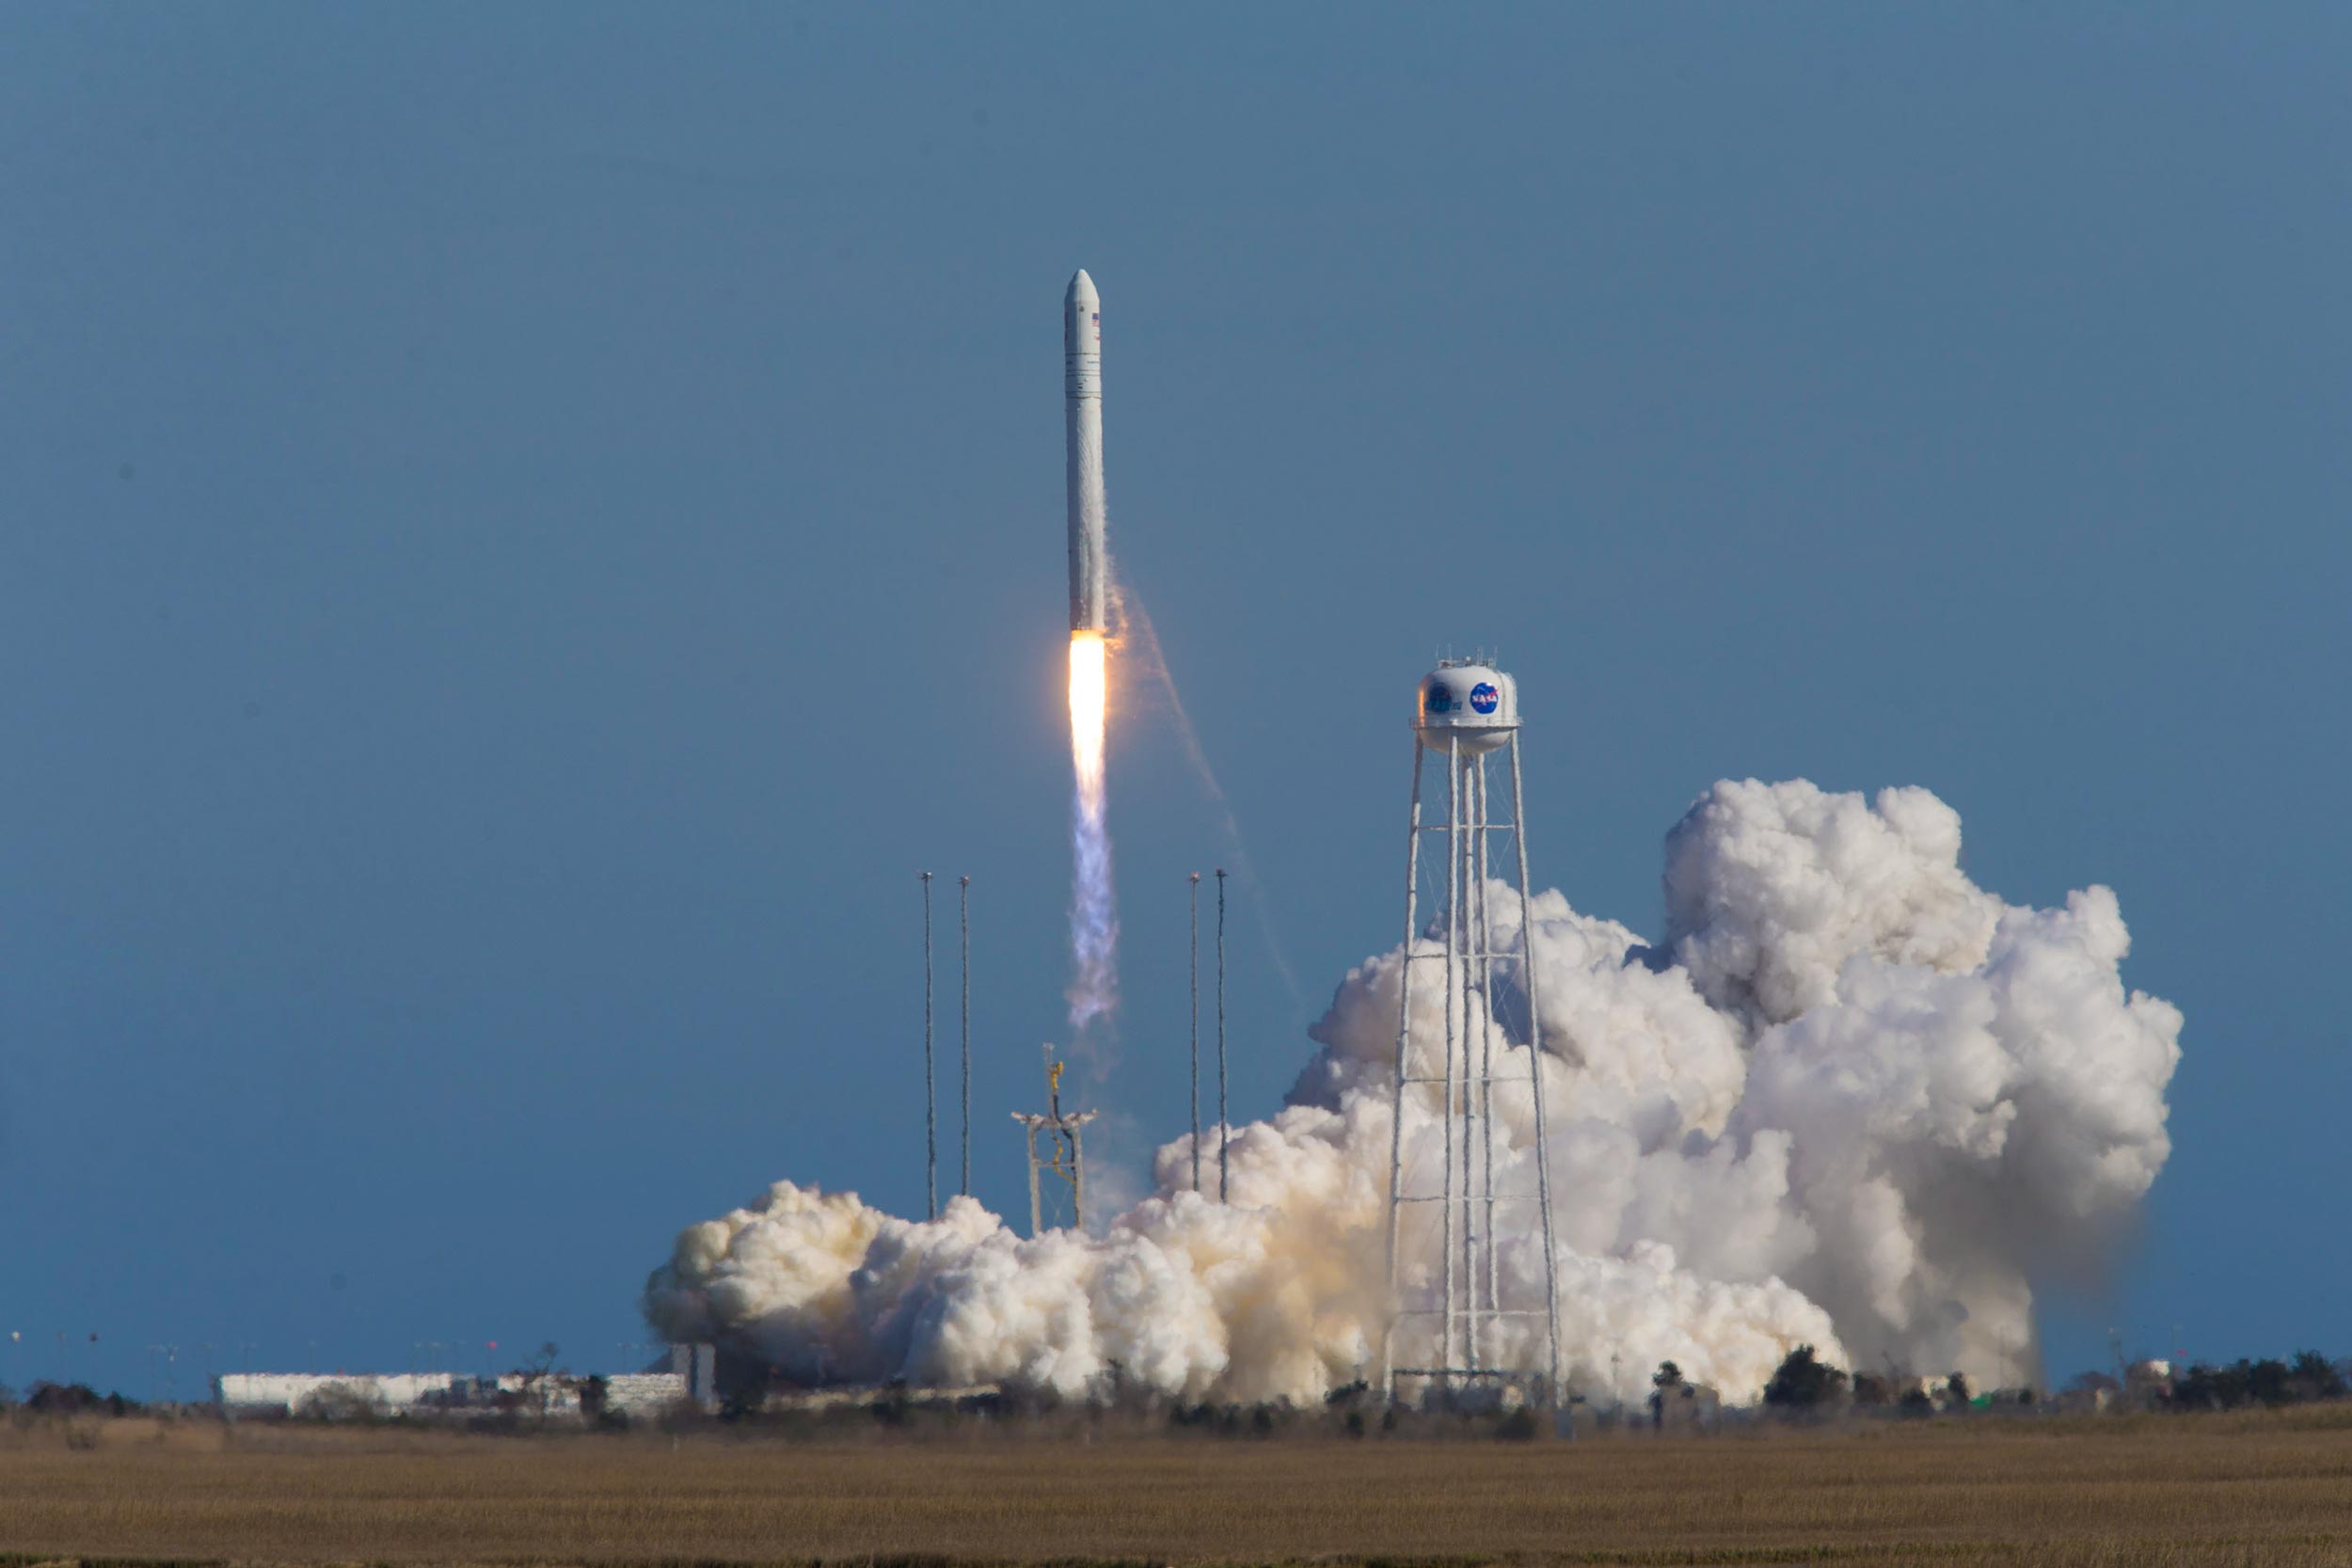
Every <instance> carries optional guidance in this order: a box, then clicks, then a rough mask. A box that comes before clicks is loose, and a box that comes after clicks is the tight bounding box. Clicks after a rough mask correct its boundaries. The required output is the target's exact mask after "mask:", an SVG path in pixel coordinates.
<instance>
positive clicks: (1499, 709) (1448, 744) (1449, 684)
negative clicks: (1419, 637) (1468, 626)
mask: <svg viewBox="0 0 2352 1568" xmlns="http://www.w3.org/2000/svg"><path fill="white" fill-rule="evenodd" d="M1420 697H1421V710H1420V712H1419V713H1418V714H1416V715H1415V716H1414V720H1413V728H1414V730H1415V731H1416V732H1417V733H1418V734H1419V735H1420V736H1421V742H1422V745H1424V746H1427V747H1428V748H1430V749H1431V750H1432V751H1438V752H1443V751H1448V750H1452V751H1457V752H1461V753H1462V754H1463V755H1465V756H1477V755H1480V754H1482V753H1484V752H1491V751H1493V750H1494V749H1495V748H1497V747H1498V746H1501V745H1502V743H1503V742H1504V741H1505V740H1508V739H1509V738H1510V737H1511V734H1512V732H1513V731H1515V730H1517V729H1518V727H1519V699H1518V685H1517V683H1515V682H1514V681H1513V680H1512V679H1511V677H1510V676H1508V675H1506V674H1504V673H1502V671H1500V670H1497V669H1495V668H1494V667H1493V666H1492V665H1489V664H1481V663H1477V662H1475V661H1472V660H1467V659H1465V660H1461V661H1458V662H1457V661H1455V660H1453V659H1447V660H1445V661H1444V662H1442V663H1440V664H1439V665H1438V667H1437V669H1435V670H1433V671H1431V672H1430V673H1429V674H1428V675H1426V676H1425V677H1423V679H1422V683H1421V689H1420Z"/></svg>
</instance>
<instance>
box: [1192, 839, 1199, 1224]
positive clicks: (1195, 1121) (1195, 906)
mask: <svg viewBox="0 0 2352 1568" xmlns="http://www.w3.org/2000/svg"><path fill="white" fill-rule="evenodd" d="M1192 1190H1193V1191H1194V1192H1196V1193H1197V1192H1199V1191H1200V872H1198V871H1196V872H1194V873H1193V874H1192Z"/></svg>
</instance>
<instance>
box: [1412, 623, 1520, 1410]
mask: <svg viewBox="0 0 2352 1568" xmlns="http://www.w3.org/2000/svg"><path fill="white" fill-rule="evenodd" d="M1498 752H1500V753H1502V756H1505V757H1507V758H1508V759H1509V774H1510V791H1511V798H1510V816H1509V817H1508V818H1507V819H1505V820H1502V821H1497V820H1496V819H1495V818H1494V816H1493V815H1492V812H1491V810H1490V807H1489V794H1488V779H1487V766H1486V765H1487V761H1488V759H1489V757H1492V756H1495V755H1496V753H1498ZM1431 762H1436V763H1438V764H1439V765H1440V766H1441V767H1442V768H1443V775H1442V777H1443V788H1444V800H1445V820H1444V821H1443V822H1442V823H1437V822H1426V823H1425V822H1423V821H1422V804H1423V799H1424V786H1423V781H1424V778H1425V777H1426V775H1427V773H1428V770H1429V769H1428V765H1429V764H1430V763H1431ZM1524 812H1525V806H1524V798H1523V795H1522V791H1521V787H1520V775H1519V743H1518V689H1517V686H1516V683H1514V682H1513V681H1512V679H1511V677H1510V676H1508V675H1506V674H1503V673H1501V672H1499V671H1496V670H1494V669H1492V668H1491V667H1489V666H1487V665H1486V664H1483V663H1474V662H1468V661H1464V662H1456V661H1454V660H1451V659H1449V660H1446V661H1444V662H1442V663H1440V664H1439V665H1438V669H1437V670H1436V671H1435V672H1434V673H1431V674H1430V675H1429V676H1428V677H1427V678H1425V679H1424V680H1423V681H1422V689H1421V697H1420V712H1419V715H1418V718H1417V720H1416V722H1415V725H1414V734H1413V794H1412V808H1411V816H1410V819H1409V823H1408V828H1407V834H1406V846H1407V847H1406V878H1405V960H1404V969H1403V974H1402V975H1401V976H1400V979H1399V985H1398V990H1399V995H1398V998H1397V1036H1396V1072H1395V1087H1394V1099H1393V1101H1392V1102H1391V1108H1392V1111H1393V1113H1394V1121H1393V1123H1392V1132H1391V1143H1390V1155H1389V1234H1388V1275H1389V1291H1390V1302H1391V1313H1392V1315H1391V1318H1390V1320H1389V1324H1388V1329H1387V1335H1386V1338H1385V1341H1384V1343H1383V1345H1382V1349H1381V1358H1380V1363H1381V1368H1382V1383H1383V1387H1384V1391H1385V1392H1386V1393H1387V1394H1388V1395H1389V1397H1390V1398H1391V1399H1394V1398H1396V1397H1397V1385H1398V1382H1399V1380H1412V1381H1414V1382H1416V1383H1418V1384H1419V1385H1420V1386H1421V1389H1422V1393H1423V1394H1424V1395H1427V1396H1434V1397H1435V1398H1436V1399H1438V1401H1440V1402H1443V1401H1446V1400H1449V1399H1451V1398H1453V1397H1454V1395H1455V1394H1456V1392H1457V1391H1459V1390H1461V1389H1463V1388H1465V1387H1469V1386H1498V1385H1509V1384H1514V1383H1516V1384H1518V1385H1519V1386H1521V1388H1522V1390H1523V1391H1524V1392H1525V1393H1526V1394H1527V1395H1528V1396H1529V1397H1531V1398H1532V1399H1533V1400H1534V1402H1537V1403H1540V1404H1545V1405H1553V1406H1556V1405H1557V1404H1558V1403H1559V1402H1561V1401H1562V1400H1563V1399H1564V1397H1565V1391H1564V1390H1563V1388H1562V1386H1561V1382H1560V1300H1559V1290H1560V1287H1559V1272H1558V1262H1557V1255H1556V1247H1555V1244H1554V1240H1553V1234H1552V1214H1551V1169H1550V1155H1549V1150H1548V1149H1547V1148H1546V1147H1545V1141H1546V1140H1545V1132H1546V1125H1545V1118H1544V1083H1543V1075H1542V1072H1541V1070H1540V1064H1541V1061H1542V1056H1543V1035H1542V1021H1541V1019H1540V1018H1539V1017H1538V1016H1537V1013H1536V1004H1535V984H1534V955H1533V952H1532V949H1531V947H1530V944H1529V932H1530V929H1531V927H1532V925H1533V922H1532V920H1531V918H1530V911H1529V909H1528V890H1527V839H1526V834H1525V833H1524V832H1522V829H1521V824H1522V823H1523V822H1524V821H1525V815H1524ZM1498 838H1503V839H1507V840H1508V841H1509V842H1508V843H1507V845H1504V846H1502V852H1501V853H1497V852H1495V846H1494V842H1493V841H1495V840H1496V839H1498ZM1436 844H1442V845H1443V846H1444V850H1445V862H1444V866H1445V869H1444V873H1443V876H1442V878H1441V879H1438V881H1437V883H1436V886H1434V887H1433V888H1432V890H1431V891H1432V893H1433V894H1435V893H1438V891H1439V890H1442V898H1443V905H1442V908H1441V910H1440V912H1439V914H1438V919H1437V920H1436V921H1435V922H1433V923H1431V924H1429V925H1427V926H1424V925H1423V924H1422V915H1421V899H1422V861H1423V859H1424V854H1423V851H1424V847H1425V845H1436ZM1513 870H1516V871H1517V873H1518V875H1517V879H1516V885H1513V879H1512V877H1511V873H1512V872H1513ZM1497 895H1502V896H1505V897H1508V898H1515V899H1516V900H1517V901H1518V907H1519V908H1518V915H1519V922H1518V929H1519V936H1518V943H1517V944H1516V945H1517V951H1515V952H1507V953H1506V952H1498V951H1497V950H1496V948H1495V942H1494V935H1493V926H1492V920H1491V918H1490V916H1491V905H1492V902H1493V900H1494V898H1495V897H1496V896H1497ZM1424 938H1437V939H1441V940H1440V941H1439V942H1438V945H1437V946H1436V948H1435V949H1434V950H1430V949H1428V948H1427V947H1426V946H1425V944H1424ZM1505 964H1507V965H1511V966H1514V967H1516V969H1517V974H1516V975H1512V974H1510V973H1509V970H1508V969H1505V970H1504V971H1503V976H1504V977H1506V978H1507V979H1508V980H1509V981H1510V983H1511V984H1513V985H1515V986H1516V988H1517V990H1518V994H1519V997H1520V998H1521V999H1522V1000H1523V1002H1524V1005H1525V1007H1526V1015H1527V1032H1528V1040H1527V1044H1528V1047H1529V1049H1528V1051H1527V1053H1526V1054H1525V1055H1524V1057H1522V1058H1521V1060H1522V1061H1523V1062H1524V1064H1525V1066H1524V1068H1523V1069H1512V1068H1510V1067H1508V1066H1506V1067H1505V1069H1504V1070H1503V1071H1502V1073H1500V1074H1499V1073H1498V1072H1497V1070H1496V1068H1497V1062H1496V1039H1495V1037H1496V1035H1497V1034H1498V1033H1500V1032H1501V1026H1500V1025H1499V1024H1498V1023H1497V1022H1496V1021H1495V1016H1494V1013H1495V997H1496V994H1497V990H1498V984H1497V982H1498V973H1497V971H1498V966H1499V965H1505ZM1432 983H1434V984H1436V985H1438V986H1439V987H1440V988H1442V991H1443V995H1444V998H1445V1007H1444V1018H1445V1022H1444V1028H1443V1035H1444V1038H1443V1042H1442V1044H1443V1049H1442V1051H1441V1052H1438V1053H1431V1052H1430V1051H1428V1049H1427V1046H1428V1044H1429V1042H1427V1041H1425V1040H1424V1041H1422V1042H1421V1043H1422V1051H1421V1052H1420V1053H1418V1058H1417V1054H1416V1053H1415V1051H1414V1050H1413V1046H1414V1044H1415V1040H1414V1030H1413V997H1414V995H1415V993H1416V991H1417V990H1419V989H1420V988H1421V987H1422V986H1425V985H1429V984H1432ZM1473 1002H1474V1003H1475V1004H1476V1005H1475V1006H1473ZM1502 1044H1503V1046H1504V1049H1505V1054H1506V1055H1507V1054H1508V1047H1509V1045H1510V1041H1509V1040H1508V1039H1507V1038H1506V1039H1504V1040H1503V1042H1502ZM1433 1055H1434V1056H1435V1057H1436V1060H1435V1062H1434V1063H1433V1062H1432V1061H1431V1057H1432V1056H1433ZM1433 1066H1434V1067H1435V1068H1436V1069H1437V1070H1436V1071H1434V1072H1433V1071H1431V1070H1430V1069H1431V1067H1433ZM1512 1086H1520V1087H1524V1088H1525V1090H1526V1091H1527V1093H1528V1096H1529V1100H1530V1105H1531V1109H1532V1112H1533V1116H1534V1182H1533V1184H1532V1190H1526V1189H1525V1188H1522V1189H1521V1190H1516V1191H1503V1190H1500V1189H1498V1187H1497V1185H1496V1181H1495V1138H1494V1125H1495V1114H1496V1095H1497V1091H1498V1090H1500V1089H1504V1088H1508V1087H1512ZM1408 1096H1409V1097H1411V1098H1412V1099H1413V1100H1415V1101H1418V1102H1419V1104H1420V1105H1421V1106H1422V1107H1424V1108H1426V1109H1424V1110H1423V1112H1422V1114H1423V1115H1424V1116H1426V1114H1427V1111H1428V1110H1434V1109H1437V1108H1438V1107H1442V1114H1441V1115H1440V1116H1439V1117H1438V1120H1439V1122H1440V1123H1441V1125H1442V1128H1443V1136H1442V1142H1441V1145H1440V1150H1441V1153H1442V1166H1443V1168H1442V1170H1439V1171H1431V1170H1429V1169H1428V1168H1427V1165H1428V1161H1427V1159H1426V1157H1425V1155H1424V1156H1423V1157H1422V1158H1421V1159H1420V1160H1418V1161H1415V1160H1414V1159H1413V1156H1412V1154H1411V1153H1410V1151H1408V1149H1407V1148H1406V1139H1405V1121H1406V1103H1407V1098H1408ZM1408 1164H1410V1165H1411V1167H1412V1168H1408ZM1432 1204H1434V1205H1436V1206H1437V1210H1438V1224H1437V1229H1438V1266H1437V1268H1436V1270H1435V1271H1434V1272H1435V1275H1436V1277H1435V1278H1434V1279H1425V1280H1419V1281H1414V1280H1408V1279H1407V1277H1406V1270H1405V1268H1404V1266H1403V1260H1402V1259H1401V1258H1400V1254H1399V1237H1400V1233H1401V1232H1402V1231H1403V1229H1404V1227H1405V1221H1406V1213H1407V1212H1408V1211H1411V1210H1414V1209H1416V1208H1419V1207H1421V1206H1424V1205H1432ZM1529 1224H1533V1225H1534V1226H1536V1227H1539V1228H1540V1231H1541V1235H1542V1239H1543V1270H1544V1280H1543V1291H1542V1295H1541V1299H1540V1300H1535V1299H1533V1298H1534V1291H1526V1290H1525V1289H1524V1287H1522V1291H1521V1294H1522V1295H1524V1296H1525V1297H1527V1298H1529V1299H1508V1300H1506V1299H1505V1284H1506V1281H1505V1279H1504V1276H1503V1273H1502V1247H1501V1245H1500V1243H1501V1242H1502V1239H1503V1237H1504V1235H1505V1233H1506V1232H1507V1231H1513V1230H1515V1229H1516V1230H1518V1233H1519V1234H1524V1231H1523V1229H1518V1227H1525V1226H1527V1225H1529ZM1416 1228H1417V1229H1418V1228H1422V1227H1416ZM1529 1320H1533V1321H1534V1323H1535V1325H1536V1326H1537V1327H1538V1329H1539V1342H1538V1347H1537V1349H1538V1354H1537V1355H1536V1357H1535V1364H1534V1366H1528V1365H1525V1364H1524V1363H1523V1358H1514V1359H1518V1360H1520V1361H1521V1364H1518V1365H1506V1364H1505V1353H1504V1351H1503V1346H1504V1345H1505V1343H1506V1338H1507V1337H1508V1336H1510V1334H1511V1331H1512V1330H1513V1329H1514V1328H1516V1327H1520V1326H1523V1325H1524V1323H1526V1322H1527V1321H1529ZM1400 1362H1402V1363H1403V1364H1400Z"/></svg>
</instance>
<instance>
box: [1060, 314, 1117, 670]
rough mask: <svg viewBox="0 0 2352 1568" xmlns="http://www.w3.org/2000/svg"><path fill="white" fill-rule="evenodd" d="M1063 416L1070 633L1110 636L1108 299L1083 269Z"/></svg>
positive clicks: (1069, 336) (1066, 317) (1065, 363)
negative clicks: (1105, 533) (1106, 498)
mask: <svg viewBox="0 0 2352 1568" xmlns="http://www.w3.org/2000/svg"><path fill="white" fill-rule="evenodd" d="M1061 346H1062V412H1063V421H1064V432H1065V436H1066V437H1067V440H1068V444H1069V449H1068V450H1069V460H1070V461H1069V479H1070V629H1071V630H1072V631H1073V632H1078V631H1090V632H1095V633H1097V634H1100V633H1104V632H1107V631H1108V630H1109V629H1110V627H1109V624H1108V622H1107V620H1106V619H1105V617H1104V608H1103V607H1104V578H1106V577H1107V576H1108V574H1109V571H1110V557H1109V554H1108V553H1107V551H1106V550H1105V549H1104V543H1103V524H1104V504H1103V301H1102V296H1100V295H1099V294H1097V293H1095V292H1094V279H1092V278H1091V277H1088V276H1087V275H1086V274H1085V273H1084V272H1083V271H1082V272H1080V273H1079V274H1078V275H1077V276H1076V277H1073V278H1072V279H1071V280H1070V292H1069V293H1067V294H1064V295H1063V296H1062V311H1061Z"/></svg>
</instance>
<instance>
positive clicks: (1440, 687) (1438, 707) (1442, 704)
mask: <svg viewBox="0 0 2352 1568" xmlns="http://www.w3.org/2000/svg"><path fill="white" fill-rule="evenodd" d="M1429 711H1430V712H1432V713H1452V712H1453V711H1454V689H1453V688H1451V687H1449V686H1447V685H1446V683H1445V682H1443V681H1431V682H1430V683H1429Z"/></svg>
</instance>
